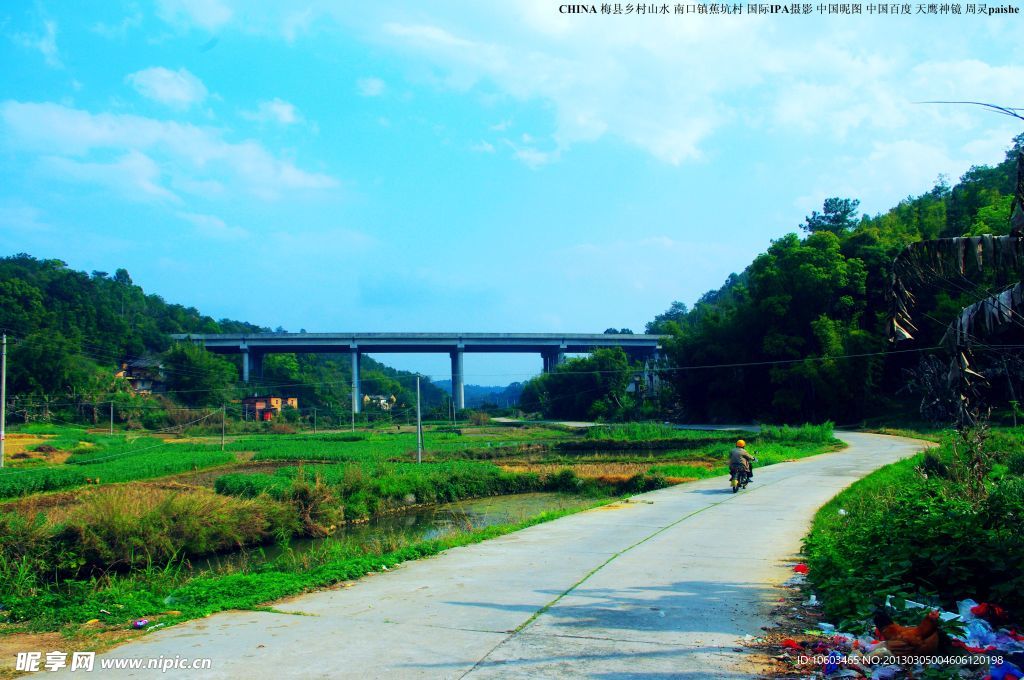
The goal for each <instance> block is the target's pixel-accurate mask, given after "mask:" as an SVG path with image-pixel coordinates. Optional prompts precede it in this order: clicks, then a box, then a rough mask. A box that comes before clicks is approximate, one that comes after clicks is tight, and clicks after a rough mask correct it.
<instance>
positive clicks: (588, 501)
mask: <svg viewBox="0 0 1024 680" xmlns="http://www.w3.org/2000/svg"><path fill="white" fill-rule="evenodd" d="M593 503H594V499H593V498H584V497H580V496H575V495H572V494H564V493H524V494H515V495H509V496H491V497H489V498H476V499H472V500H466V501H460V502H457V503H446V504H444V505H434V506H429V507H422V508H413V509H410V510H409V511H407V512H402V513H396V514H390V515H384V516H382V517H375V518H373V519H371V520H370V521H369V522H363V523H357V524H345V525H344V526H342V527H339V528H338V530H337V531H336V532H335V533H334V534H333V535H331V536H328V537H327V538H294V539H292V540H291V542H290V543H289V546H288V547H289V548H290V549H291V550H292V551H294V552H296V553H302V552H305V551H308V550H312V549H314V548H317V547H320V546H321V545H323V544H324V543H327V542H332V541H334V542H340V541H344V542H346V543H349V544H350V545H354V546H355V547H358V548H367V547H372V546H375V545H377V544H379V543H380V542H381V541H382V540H390V539H393V538H394V537H400V538H402V539H405V540H406V541H408V542H413V541H425V540H430V539H435V538H443V537H445V536H449V535H451V534H455V533H458V532H463V531H472V530H474V529H483V528H485V527H489V526H492V525H495V524H513V523H516V522H522V521H525V520H527V519H530V518H531V517H536V516H537V515H539V514H541V513H544V512H551V511H556V510H569V509H573V510H575V509H581V508H585V507H587V506H589V505H592V504H593ZM282 552H283V548H282V547H281V546H279V545H268V546H263V547H262V548H260V549H258V550H257V551H256V552H253V551H248V552H247V553H230V554H224V555H214V556H210V557H206V558H201V559H196V560H193V561H192V569H193V570H194V571H215V572H216V571H224V570H228V569H232V568H235V567H237V566H239V565H240V564H242V563H243V562H249V563H250V564H251V562H252V560H253V559H257V560H258V561H266V562H270V561H273V560H274V559H276V558H277V557H279V556H280V555H281V554H282Z"/></svg>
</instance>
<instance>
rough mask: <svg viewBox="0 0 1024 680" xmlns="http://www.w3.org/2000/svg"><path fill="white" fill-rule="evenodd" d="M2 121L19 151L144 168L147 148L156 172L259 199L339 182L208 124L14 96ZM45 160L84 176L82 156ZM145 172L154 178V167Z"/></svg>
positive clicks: (3, 108) (2, 109) (1, 109)
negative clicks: (228, 137)
mask: <svg viewBox="0 0 1024 680" xmlns="http://www.w3.org/2000/svg"><path fill="white" fill-rule="evenodd" d="M0 126H2V128H0V129H2V131H3V135H2V136H0V138H3V139H5V143H6V145H7V146H11V147H14V148H17V149H19V150H23V151H31V152H38V153H42V154H47V155H63V156H88V155H90V154H92V153H96V154H98V155H102V156H109V155H110V154H111V153H119V154H121V155H122V161H121V162H122V163H123V162H124V159H125V158H133V159H135V163H136V167H135V169H136V170H141V169H142V167H141V164H140V161H141V158H140V156H141V155H142V154H143V153H145V154H148V156H146V158H148V157H150V156H151V157H152V159H151V160H153V161H154V162H159V164H160V168H161V173H160V175H161V176H167V177H169V178H170V180H171V181H172V182H174V184H175V185H176V186H179V185H180V186H187V185H190V184H191V185H192V186H202V185H203V183H206V182H211V181H212V182H217V183H220V184H222V185H224V186H226V187H227V188H228V192H229V193H237V192H238V191H242V192H245V193H249V194H251V195H255V196H258V197H261V198H265V199H273V198H276V197H278V196H280V195H281V193H282V192H284V191H289V190H292V191H299V190H322V189H330V188H334V187H336V186H338V181H337V180H336V179H334V178H333V177H331V176H329V175H326V174H323V173H317V172H307V171H305V170H302V169H300V168H298V167H296V166H295V165H294V163H292V162H291V161H288V160H283V159H280V158H277V157H275V156H274V155H273V154H272V153H270V152H269V151H267V150H266V149H265V148H264V147H263V146H262V145H260V144H259V143H258V142H256V141H254V140H246V141H242V142H228V141H225V140H224V139H223V138H222V133H221V131H219V130H215V129H212V128H205V127H198V126H195V125H189V124H183V123H177V122H171V121H162V120H156V119H153V118H145V117H142V116H135V115H126V114H111V113H97V114H94V113H91V112H88V111H83V110H81V109H74V108H70V107H67V106H61V105H59V104H52V103H42V104H37V103H23V102H16V101H6V102H3V103H2V104H0ZM131 152H139V155H138V156H135V155H132V154H131ZM95 164H96V165H102V162H101V161H96V163H95ZM51 167H53V168H54V169H56V170H61V171H63V172H64V175H65V176H66V177H69V176H74V177H78V178H80V179H82V180H83V181H87V179H88V178H87V177H86V173H85V172H84V171H82V172H76V170H75V168H79V169H82V168H83V167H84V164H81V163H79V164H78V165H73V164H69V163H63V164H61V163H58V164H57V165H53V166H51ZM123 169H124V170H128V169H129V168H127V167H125V168H123ZM96 170H97V171H100V170H102V168H99V167H97V168H96ZM108 171H110V170H109V169H108ZM149 179H150V181H151V183H153V184H154V185H155V184H156V181H157V180H156V175H155V174H154V175H151V176H150V177H149ZM150 193H151V194H156V193H159V192H156V191H151V192H150ZM168 193H169V192H168Z"/></svg>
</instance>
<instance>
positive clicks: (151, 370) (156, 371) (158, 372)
mask: <svg viewBox="0 0 1024 680" xmlns="http://www.w3.org/2000/svg"><path fill="white" fill-rule="evenodd" d="M114 377H115V378H124V379H125V380H127V381H128V385H129V386H131V388H132V391H134V392H135V393H137V394H153V393H154V392H165V391H166V390H167V376H166V375H165V374H164V365H163V363H162V362H161V360H160V358H159V357H154V356H150V357H140V358H138V359H131V360H130V361H123V362H121V368H120V370H118V371H117V372H116V373H114Z"/></svg>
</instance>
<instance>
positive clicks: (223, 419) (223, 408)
mask: <svg viewBox="0 0 1024 680" xmlns="http://www.w3.org/2000/svg"><path fill="white" fill-rule="evenodd" d="M227 420H228V406H227V404H221V405H220V450H221V451H223V450H224V430H225V429H226V427H227Z"/></svg>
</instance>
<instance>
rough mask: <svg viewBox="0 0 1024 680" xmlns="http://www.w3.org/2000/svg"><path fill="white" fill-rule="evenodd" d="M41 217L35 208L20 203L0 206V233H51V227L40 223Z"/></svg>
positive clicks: (42, 222)
mask: <svg viewBox="0 0 1024 680" xmlns="http://www.w3.org/2000/svg"><path fill="white" fill-rule="evenodd" d="M41 215H42V213H41V212H40V211H39V210H38V209H37V208H35V207H33V206H30V205H25V204H22V203H17V204H11V205H0V231H17V232H40V231H52V229H53V227H51V226H50V225H49V224H47V223H46V222H44V221H42V219H41Z"/></svg>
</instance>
